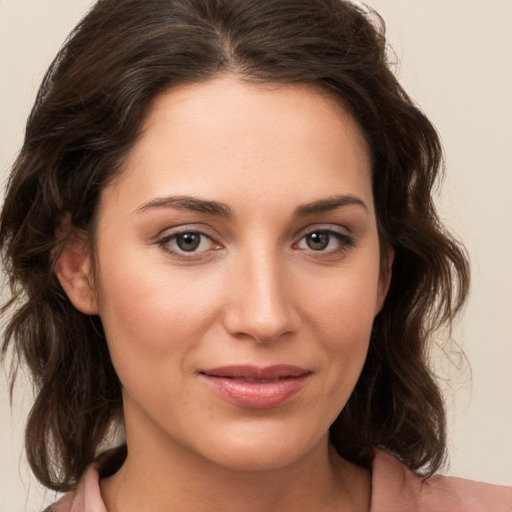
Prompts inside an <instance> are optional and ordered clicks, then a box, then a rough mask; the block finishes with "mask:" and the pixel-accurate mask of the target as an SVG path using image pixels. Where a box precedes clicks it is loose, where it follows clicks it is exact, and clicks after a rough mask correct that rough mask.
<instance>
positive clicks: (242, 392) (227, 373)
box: [199, 364, 311, 409]
mask: <svg viewBox="0 0 512 512" xmlns="http://www.w3.org/2000/svg"><path fill="white" fill-rule="evenodd" d="M199 373H200V375H202V376H203V378H204V379H205V380H206V383H207V384H208V386H209V387H210V389H211V390H212V391H213V392H214V393H216V394H217V395H218V396H220V397H221V398H223V399H224V400H227V401H228V402H231V403H233V404H235V405H239V406H241V407H248V408H252V409H270V408H273V407H278V406H280V405H283V404H284V403H285V402H287V401H288V400H290V399H291V398H292V397H293V396H295V395H296V394H297V393H298V392H299V391H300V390H301V389H302V387H303V386H304V383H305V382H306V380H307V378H308V376H309V375H310V374H311V372H310V371H309V370H306V369H304V368H299V367H298V366H292V365H284V364H280V365H274V366H266V367H263V368H260V367H255V366H245V365H237V366H222V367H219V368H212V369H207V370H201V371H200V372H199Z"/></svg>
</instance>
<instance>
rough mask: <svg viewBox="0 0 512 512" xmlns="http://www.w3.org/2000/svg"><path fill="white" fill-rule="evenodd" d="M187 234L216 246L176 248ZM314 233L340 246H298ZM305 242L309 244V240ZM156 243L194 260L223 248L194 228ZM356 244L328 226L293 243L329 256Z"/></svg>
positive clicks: (353, 240)
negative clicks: (200, 248) (325, 247)
mask: <svg viewBox="0 0 512 512" xmlns="http://www.w3.org/2000/svg"><path fill="white" fill-rule="evenodd" d="M185 235H196V236H199V237H200V238H201V239H200V240H199V243H198V247H199V246H200V245H201V244H202V243H203V242H204V240H205V239H206V240H208V241H209V244H212V245H215V244H216V247H214V248H213V249H210V248H209V249H206V250H203V251H196V250H195V249H194V250H192V251H185V250H183V249H181V248H179V247H177V248H176V247H173V246H172V245H171V244H172V242H173V241H174V242H176V240H178V237H180V236H185ZM312 235H327V236H328V241H327V244H328V245H329V244H331V238H332V237H334V238H335V239H336V240H337V242H338V246H337V247H335V248H333V249H328V250H325V249H318V250H317V249H312V248H311V247H308V248H300V247H298V246H299V244H300V243H301V242H303V241H306V240H307V237H310V236H312ZM305 243H306V244H307V241H306V242H305ZM156 244H157V245H158V246H160V247H162V249H163V250H165V251H166V252H167V253H169V254H171V255H172V256H173V257H175V258H177V259H180V260H185V261H193V260H195V259H203V258H205V256H207V255H210V254H211V251H212V250H213V251H215V250H218V249H221V248H222V246H221V245H220V244H218V243H217V242H215V240H214V239H213V238H212V237H211V236H209V235H207V234H206V233H204V232H202V231H199V230H194V229H188V230H183V231H179V232H175V233H172V234H170V235H166V236H164V237H162V238H160V239H159V240H157V242H156ZM328 245H327V246H328ZM354 246H355V239H354V237H353V236H351V235H348V234H345V233H340V232H339V231H336V230H333V229H326V228H316V229H311V230H309V231H307V232H305V233H304V234H303V235H302V236H301V237H300V239H299V240H298V241H297V242H295V243H294V244H293V248H294V249H297V250H304V251H307V252H309V253H310V254H312V255H315V256H317V257H328V256H336V255H341V254H344V253H345V252H347V251H348V250H349V249H350V248H352V247H354Z"/></svg>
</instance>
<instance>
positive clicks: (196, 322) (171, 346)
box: [98, 254, 219, 383]
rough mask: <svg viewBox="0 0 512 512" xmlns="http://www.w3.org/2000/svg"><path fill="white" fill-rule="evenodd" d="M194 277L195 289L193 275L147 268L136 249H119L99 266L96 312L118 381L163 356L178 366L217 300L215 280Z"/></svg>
mask: <svg viewBox="0 0 512 512" xmlns="http://www.w3.org/2000/svg"><path fill="white" fill-rule="evenodd" d="M141 259H142V258H141ZM103 261H104V262H110V261H111V260H109V259H108V258H103ZM199 282H200V283H201V288H200V289H198V288H197V283H198V278H197V276H196V277H195V278H193V276H191V275H190V273H187V272H183V270H181V271H180V270H172V269H169V268H166V267H165V266H162V265H154V266H153V267H152V265H151V264H148V258H146V261H145V264H144V265H139V264H138V260H137V258H136V254H135V255H133V254H132V255H131V256H130V255H127V256H124V255H122V254H120V255H119V257H118V258H116V260H115V262H113V263H109V264H108V265H104V266H103V267H102V268H101V271H100V276H99V280H98V283H99V286H98V308H99V314H100V317H101V319H102V323H103V327H104V330H105V334H106V337H107V341H108V345H109V349H110V353H111V357H112V360H113V363H114V366H115V368H116V371H117V373H118V375H119V377H120V378H121V381H123V375H133V374H134V373H138V372H139V371H141V372H143V373H144V372H147V369H148V368H151V367H153V368H155V369H156V368H157V367H159V365H160V364H161V363H162V362H163V361H164V360H165V361H167V364H169V363H171V364H172V365H175V366H179V367H183V366H184V365H185V364H186V360H187V359H186V355H187V353H189V352H190V351H192V350H194V349H195V348H196V347H197V344H198V340H200V339H201V338H202V336H203V335H204V333H205V332H206V331H207V330H208V329H209V328H210V325H211V322H212V321H214V318H215V305H216V304H217V303H218V302H219V301H218V300H216V298H217V293H216V289H217V287H216V286H215V283H214V282H212V281H211V280H210V281H209V282H208V281H206V282H205V280H204V279H201V280H199ZM149 373H151V371H150V372H149ZM123 383H124V382H123Z"/></svg>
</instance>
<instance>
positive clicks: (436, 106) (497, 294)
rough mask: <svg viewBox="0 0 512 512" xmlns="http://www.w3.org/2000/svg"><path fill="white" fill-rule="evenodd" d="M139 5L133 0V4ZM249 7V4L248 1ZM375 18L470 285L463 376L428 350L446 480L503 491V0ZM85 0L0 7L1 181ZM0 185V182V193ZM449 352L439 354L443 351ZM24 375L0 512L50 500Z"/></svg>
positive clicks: (2, 420) (6, 421)
mask: <svg viewBox="0 0 512 512" xmlns="http://www.w3.org/2000/svg"><path fill="white" fill-rule="evenodd" d="M141 1H142V0H141ZM255 1H257V0H255ZM367 3H368V4H369V5H371V6H372V7H374V8H375V9H376V10H377V11H379V12H380V13H381V14H382V16H383V18H384V19H385V21H386V25H387V31H388V38H389V41H390V42H391V44H392V46H393V48H394V51H395V54H396V58H397V60H398V61H399V64H398V66H397V68H396V72H397V74H398V76H399V78H400V80H401V82H402V84H403V85H404V86H405V88H406V90H407V91H408V92H409V94H410V95H411V96H412V97H413V98H414V99H415V100H416V101H417V103H418V104H419V105H420V106H421V107H422V108H423V110H424V111H425V112H426V113H427V115H428V116H429V117H430V119H431V120H432V121H433V122H434V124H435V125H436V126H437V128H438V130H439V132H440V133H441V136H442V139H443V141H444V145H445V150H446V158H447V178H446V180H445V184H444V188H443V190H442V192H441V193H440V194H439V196H438V205H439V209H440V213H441V217H442V219H443V220H444V221H445V222H446V223H447V224H448V225H449V226H450V228H451V229H452V231H454V232H455V233H456V234H457V235H458V236H459V237H460V238H461V239H462V240H463V241H464V243H465V244H466V246H467V248H468V251H469V253H470V256H471V262H472V269H473V286H472V293H471V299H470V302H469V304H468V306H467V308H466V312H465V316H464V318H463V320H462V321H461V322H460V323H459V326H458V327H457V329H456V331H455V332H454V337H455V339H456V341H457V342H458V343H459V344H460V345H461V346H462V347H463V349H464V351H465V353H466V355H467V357H468V360H469V362H470V364H471V368H472V372H471V374H470V372H469V371H468V370H467V369H466V370H464V365H462V363H461V361H460V360H457V358H456V357H454V356H453V354H452V355H451V359H452V360H453V361H454V364H455V365H458V366H459V367H460V368H462V369H459V370H458V369H457V368H456V366H454V364H452V365H450V364H448V363H447V359H446V357H445V355H443V354H442V353H441V352H438V353H437V354H436V367H438V368H439V370H440V371H441V372H442V374H443V376H444V377H451V379H452V380H451V383H450V384H445V385H444V388H445V390H446V399H447V403H448V406H449V427H450V431H449V433H450V439H449V445H450V451H451V466H450V467H449V468H448V469H447V472H448V473H449V474H456V475H459V476H463V477H467V478H473V479H477V480H485V481H490V482H495V483H501V484H508V485H510V484H512V227H511V226H512V1H510V0H489V1H488V2H481V1H477V0H368V2H367ZM91 4H92V2H91V1H90V0H0V173H1V174H0V178H1V180H2V184H3V183H5V179H6V175H7V172H8V169H9V165H10V164H11V163H12V162H13V160H14V158H15V156H16V153H17V151H18V149H19V147H20V145H21V142H22V137H23V130H24V124H25V119H26V117H27V115H28V112H29V109H30V106H31V104H32V102H33V100H34V97H35V93H36V90H37V87H38V84H39V82H40V80H41V78H42V74H43V73H44V71H45V69H46V68H47V66H48V64H49V63H50V61H51V59H52V57H53V55H54V54H55V53H56V51H57V49H58V48H59V46H60V45H61V43H62V42H63V41H64V38H65V37H66V35H67V34H68V33H69V31H70V30H71V28H72V27H73V26H74V25H75V24H76V22H77V21H78V20H79V18H80V17H81V16H82V15H83V14H84V12H85V11H86V10H87V9H88V7H89V6H90V5H91ZM2 188H3V187H2ZM448 355H449V356H450V354H448ZM25 381H26V379H25V380H24V379H23V378H22V379H21V381H20V382H21V384H24V385H25V388H23V387H19V388H18V389H17V391H16V393H15V397H14V399H15V402H14V408H13V410H12V411H11V409H10V407H9V400H8V392H7V383H6V378H5V375H4V374H3V373H0V428H1V433H0V512H14V511H16V512H20V511H25V510H27V511H37V510H42V509H44V508H45V505H47V504H48V503H49V502H50V501H52V500H53V499H54V498H55V495H54V494H53V493H50V492H47V493H45V492H44V490H43V489H41V488H40V487H39V486H38V485H37V483H36V482H35V481H34V479H33V478H32V477H31V476H30V471H29V470H28V468H27V465H26V462H25V459H24V454H23V446H22V437H23V425H24V421H25V415H26V412H27V410H28V407H29V405H30V393H29V386H28V385H27V382H25Z"/></svg>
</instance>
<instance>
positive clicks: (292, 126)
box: [113, 77, 371, 202]
mask: <svg viewBox="0 0 512 512" xmlns="http://www.w3.org/2000/svg"><path fill="white" fill-rule="evenodd" d="M113 185H114V186H115V187H120V186H121V185H122V188H123V190H125V191H126V190H128V191H129V192H130V193H131V194H132V195H133V196H136V195H137V196H139V197H140V196H142V195H144V194H145V195H147V196H151V195H155V194H173V195H176V194H183V195H196V194H199V195H203V196H210V195H212V194H213V195H215V196H216V199H221V200H222V198H220V197H218V196H219V195H220V196H222V195H226V196H229V197H231V199H233V198H234V197H238V198H240V196H241V194H242V192H243V193H244V194H247V195H252V197H251V198H256V199H257V198H258V197H259V199H260V200H261V201H263V202H265V201H268V200H269V199H270V198H272V197H274V198H277V199H279V197H280V196H283V194H286V195H288V196H293V197H297V199H299V198H300V200H301V201H302V202H308V201H311V200H315V199H317V197H316V196H326V195H332V193H333V192H336V193H340V194H343V193H352V194H357V195H365V196H366V197H365V201H366V202H368V201H370V202H371V163H370V156H369V151H368V148H367V144H366V141H365V138H364V136H363V134H362V132H361V130H360V128H359V126H358V124H357V123H356V121H355V120H354V119H353V118H352V116H351V115H349V114H348V113H347V111H346V110H345V109H344V108H343V107H342V105H341V102H340V101H336V100H335V99H334V98H333V97H332V96H331V95H328V94H327V93H323V92H320V91H318V90H315V89H314V88H312V87H307V86H282V85H273V84H270V85H269V84H263V85H255V84H248V83H244V82H242V81H240V80H238V79H236V78H232V77H224V78H219V79H216V80H211V81H208V82H204V83H197V84H191V85H185V86H181V87H178V88H173V89H170V90H168V91H166V92H165V93H163V94H161V95H160V96H159V97H158V98H157V99H156V100H155V101H154V103H153V105H152V106H151V108H150V110H149V112H148V115H147V117H146V120H145V122H144V124H143V127H142V129H141V132H140V135H139V138H138V140H137V142H136V144H135V145H134V147H133V148H132V150H131V152H130V154H129V155H128V158H127V160H126V161H125V163H124V166H123V172H122V173H121V175H120V176H118V178H116V180H115V181H114V183H113ZM333 187H334V188H336V191H333V190H332V188H333ZM229 197H228V199H229ZM247 198H248V199H249V197H247Z"/></svg>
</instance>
